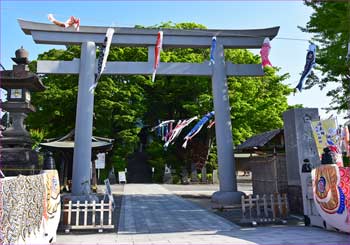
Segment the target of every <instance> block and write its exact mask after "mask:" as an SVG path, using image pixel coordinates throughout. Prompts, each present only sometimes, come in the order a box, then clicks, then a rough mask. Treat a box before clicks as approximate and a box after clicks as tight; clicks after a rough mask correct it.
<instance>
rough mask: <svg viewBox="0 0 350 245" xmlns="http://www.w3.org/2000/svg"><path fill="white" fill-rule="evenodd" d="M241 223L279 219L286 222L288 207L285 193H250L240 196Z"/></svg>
mask: <svg viewBox="0 0 350 245" xmlns="http://www.w3.org/2000/svg"><path fill="white" fill-rule="evenodd" d="M241 205H242V219H241V222H242V223H247V222H251V223H252V224H253V225H256V224H257V223H263V222H275V221H281V222H282V223H286V222H287V221H286V218H287V216H288V212H289V207H288V199H287V194H282V196H281V195H280V194H277V193H276V194H271V195H270V196H266V195H263V196H262V197H260V196H259V195H256V196H255V198H253V196H252V195H249V196H248V197H244V196H242V198H241Z"/></svg>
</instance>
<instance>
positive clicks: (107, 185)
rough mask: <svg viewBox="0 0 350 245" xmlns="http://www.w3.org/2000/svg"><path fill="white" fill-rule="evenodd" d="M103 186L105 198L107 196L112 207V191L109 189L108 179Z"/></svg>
mask: <svg viewBox="0 0 350 245" xmlns="http://www.w3.org/2000/svg"><path fill="white" fill-rule="evenodd" d="M105 186H106V191H105V196H108V198H109V200H110V201H111V202H112V204H113V207H114V198H113V195H112V189H111V184H110V183H109V179H105ZM103 199H104V198H103Z"/></svg>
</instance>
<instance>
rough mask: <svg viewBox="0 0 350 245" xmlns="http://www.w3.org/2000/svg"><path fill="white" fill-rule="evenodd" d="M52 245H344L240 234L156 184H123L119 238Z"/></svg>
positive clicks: (273, 230) (317, 231)
mask: <svg viewBox="0 0 350 245" xmlns="http://www.w3.org/2000/svg"><path fill="white" fill-rule="evenodd" d="M57 243H58V244H150V245H151V244H157V245H158V244H159V245H160V244H350V234H344V233H338V232H332V231H327V230H323V229H321V228H316V227H302V226H293V227H291V226H275V227H254V228H240V227H239V226H237V225H235V224H233V223H231V222H229V221H227V220H226V219H224V218H221V217H219V216H217V215H215V214H213V213H211V212H210V211H207V210H204V209H201V208H200V207H198V206H197V205H195V204H193V203H191V202H189V201H187V200H185V199H183V198H180V197H178V196H175V195H174V194H172V193H171V192H170V191H168V190H167V189H165V188H163V187H162V186H160V185H156V184H147V185H146V184H127V185H125V188H124V196H123V202H122V210H121V215H120V221H119V232H118V234H116V233H102V234H101V233H99V234H89V235H72V234H70V235H59V236H58V237H57Z"/></svg>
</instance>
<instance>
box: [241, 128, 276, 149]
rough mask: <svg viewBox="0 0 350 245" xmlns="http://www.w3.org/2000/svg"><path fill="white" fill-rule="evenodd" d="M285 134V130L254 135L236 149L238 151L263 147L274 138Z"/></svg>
mask: <svg viewBox="0 0 350 245" xmlns="http://www.w3.org/2000/svg"><path fill="white" fill-rule="evenodd" d="M281 132H283V129H275V130H271V131H267V132H264V133H261V134H258V135H254V136H252V137H250V138H249V139H247V140H246V141H245V142H243V143H242V144H240V145H238V146H237V147H236V149H237V150H244V149H251V148H254V147H263V146H264V145H265V144H266V143H268V142H269V141H270V140H271V139H272V138H274V137H275V136H276V135H278V134H279V133H281Z"/></svg>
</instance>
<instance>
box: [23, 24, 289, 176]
mask: <svg viewBox="0 0 350 245" xmlns="http://www.w3.org/2000/svg"><path fill="white" fill-rule="evenodd" d="M138 28H144V27H142V26H138ZM153 28H181V29H205V26H203V25H198V24H195V23H180V24H174V23H171V22H167V23H162V24H161V25H157V26H153ZM97 55H98V54H97ZM147 55H148V51H147V49H146V48H128V47H126V48H119V47H112V48H111V50H110V54H109V57H108V60H110V61H146V60H147ZM79 56H80V47H78V46H70V47H68V48H67V50H55V49H52V50H50V51H48V52H45V53H43V54H41V55H40V56H39V57H38V59H45V60H48V59H49V60H72V59H73V58H79ZM208 57H209V49H194V48H186V49H185V48H184V49H170V48H166V49H164V50H163V52H162V53H161V61H162V62H189V63H201V62H203V61H205V60H208ZM225 57H226V59H227V60H228V61H231V62H233V63H238V64H257V63H260V62H261V61H260V57H259V56H257V55H253V54H252V53H251V52H249V51H247V50H233V49H228V50H225ZM276 71H277V69H275V68H266V70H265V73H266V75H265V76H264V77H258V78H254V77H230V78H228V84H229V97H230V103H231V108H232V110H231V119H232V121H233V123H232V125H233V130H232V134H233V138H234V142H235V144H238V143H241V142H242V141H244V140H245V139H247V138H248V137H250V136H252V135H254V134H257V133H261V132H263V131H266V130H271V129H275V128H280V127H282V125H283V122H282V113H283V112H284V111H285V110H286V109H287V108H288V104H287V97H286V96H287V95H288V94H289V93H290V92H291V89H290V88H288V86H286V85H283V84H282V81H283V80H285V79H286V78H287V77H288V75H287V74H285V75H282V76H279V75H277V74H276ZM43 82H44V84H45V86H47V90H46V91H44V92H42V93H35V94H34V95H33V98H32V101H33V104H34V105H36V106H37V107H38V108H39V109H38V112H37V113H32V114H31V115H30V116H29V118H28V120H27V124H28V125H29V127H30V128H33V129H35V128H42V129H43V132H45V133H46V135H45V137H46V138H47V137H58V136H62V135H65V134H66V133H67V132H69V131H70V130H71V129H72V128H74V123H75V110H76V98H77V87H78V77H77V76H75V75H74V76H73V75H46V76H45V77H43ZM212 110H214V108H213V97H212V83H211V79H210V78H209V77H186V76H160V75H157V76H156V81H155V82H154V83H152V82H151V81H150V76H144V75H137V76H112V75H108V76H107V75H103V76H102V77H101V79H100V81H99V84H98V86H97V88H96V92H95V102H94V132H93V133H94V135H98V136H103V137H108V138H113V139H115V144H114V149H113V152H112V154H111V156H110V158H109V161H110V163H111V164H113V165H115V167H117V169H123V167H124V166H125V164H126V159H127V156H128V155H129V154H131V153H133V152H134V150H135V149H136V145H137V143H138V142H139V137H138V134H139V132H140V127H138V125H137V122H140V121H142V123H143V124H144V125H148V126H154V125H155V124H156V123H157V121H158V120H168V119H175V120H180V119H181V120H183V119H187V118H190V117H193V116H198V117H202V116H203V115H204V114H206V113H207V112H210V111H212ZM193 126H194V123H193V124H192V125H190V126H189V127H188V128H186V129H184V130H183V133H182V134H181V135H180V137H179V138H178V139H177V140H176V142H175V144H174V145H172V146H170V147H169V148H168V149H167V151H164V149H163V147H162V144H163V143H161V140H160V139H159V138H157V137H155V136H154V137H153V138H154V141H153V143H152V144H150V145H149V146H148V149H147V153H148V155H149V159H150V160H149V163H150V164H151V165H152V166H155V167H157V168H158V167H160V165H161V166H163V165H164V164H165V163H167V164H170V165H172V166H173V167H174V168H176V169H178V170H180V168H181V167H182V166H184V165H186V164H190V163H192V162H197V161H199V162H203V161H207V162H209V163H210V164H211V165H212V166H211V168H216V155H215V153H216V150H215V144H213V142H214V141H213V136H214V135H215V130H214V128H212V129H210V130H208V129H207V128H206V127H203V129H202V130H201V132H200V133H199V134H198V135H197V136H196V137H195V138H194V139H193V140H192V141H191V142H190V143H189V145H188V147H187V149H183V148H182V147H181V145H182V143H183V141H182V139H183V136H184V135H185V134H186V133H187V132H188V131H189V130H190V129H191V127H193ZM198 146H200V147H198ZM212 147H213V149H214V151H211V149H212ZM160 152H162V153H161V154H160ZM208 155H209V157H208ZM179 172H180V171H179ZM156 174H158V173H156Z"/></svg>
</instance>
